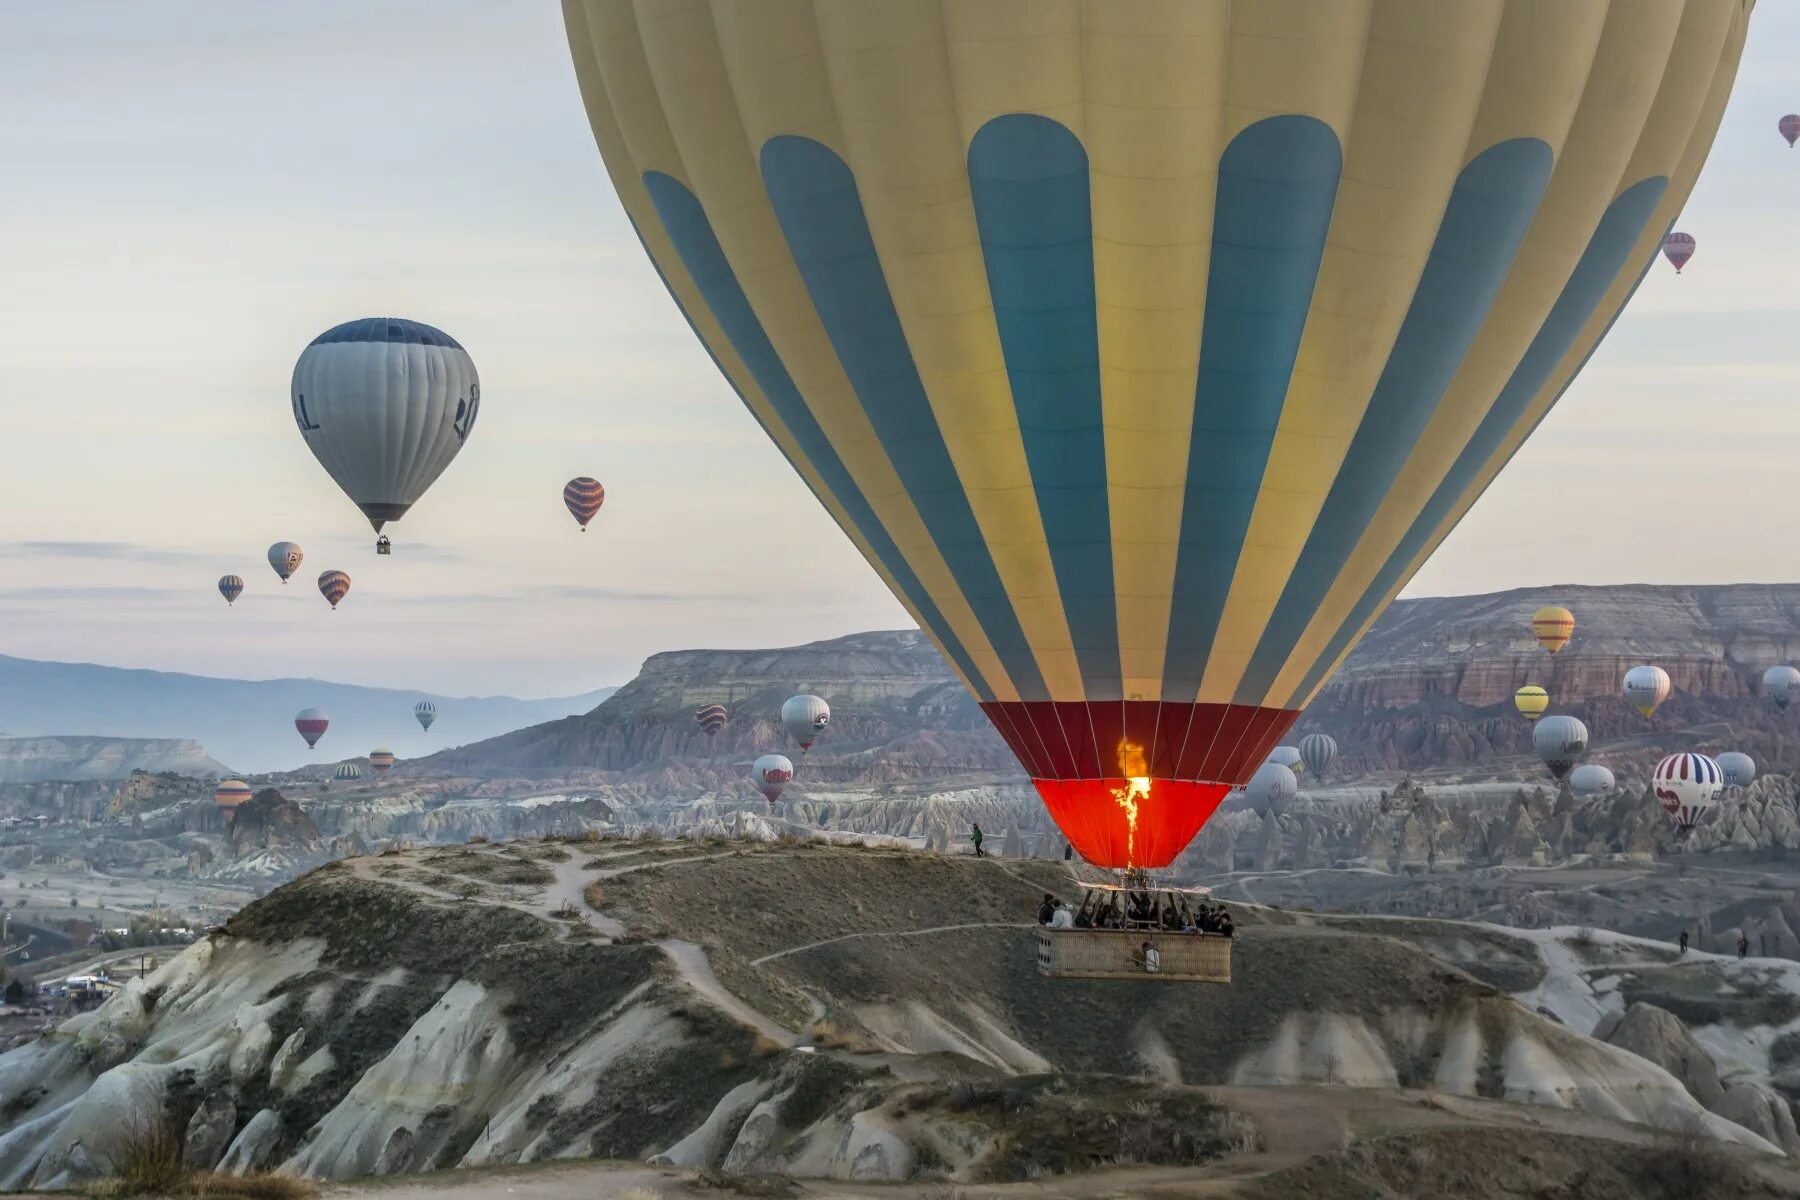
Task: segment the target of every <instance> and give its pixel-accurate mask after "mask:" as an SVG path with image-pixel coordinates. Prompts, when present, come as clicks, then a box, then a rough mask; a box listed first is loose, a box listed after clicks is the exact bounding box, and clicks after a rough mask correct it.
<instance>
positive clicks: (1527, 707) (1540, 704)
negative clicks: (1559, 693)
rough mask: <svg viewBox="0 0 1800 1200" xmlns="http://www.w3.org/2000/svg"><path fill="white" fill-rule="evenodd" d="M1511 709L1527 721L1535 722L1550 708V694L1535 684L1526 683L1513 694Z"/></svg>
mask: <svg viewBox="0 0 1800 1200" xmlns="http://www.w3.org/2000/svg"><path fill="white" fill-rule="evenodd" d="M1513 707H1514V708H1516V709H1518V710H1519V715H1520V716H1522V717H1524V718H1525V719H1526V720H1527V721H1535V720H1537V719H1538V718H1539V717H1541V716H1543V715H1544V710H1545V709H1546V708H1549V707H1550V693H1549V692H1546V691H1545V690H1544V689H1543V688H1541V687H1539V686H1538V685H1537V684H1535V683H1528V684H1526V685H1525V686H1524V687H1522V688H1520V689H1519V690H1518V691H1516V692H1514V693H1513Z"/></svg>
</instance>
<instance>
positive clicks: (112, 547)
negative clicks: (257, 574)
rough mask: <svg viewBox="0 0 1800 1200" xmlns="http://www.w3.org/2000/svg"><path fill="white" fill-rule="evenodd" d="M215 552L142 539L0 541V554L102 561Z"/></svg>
mask: <svg viewBox="0 0 1800 1200" xmlns="http://www.w3.org/2000/svg"><path fill="white" fill-rule="evenodd" d="M215 557H217V556H216V555H212V554H204V553H201V552H200V551H197V550H177V549H173V548H170V547H167V546H146V545H144V544H143V543H142V542H0V558H80V559H89V560H98V561H105V562H117V561H130V562H139V563H165V564H183V565H185V564H188V563H199V562H210V561H212V560H213V559H214V558H215Z"/></svg>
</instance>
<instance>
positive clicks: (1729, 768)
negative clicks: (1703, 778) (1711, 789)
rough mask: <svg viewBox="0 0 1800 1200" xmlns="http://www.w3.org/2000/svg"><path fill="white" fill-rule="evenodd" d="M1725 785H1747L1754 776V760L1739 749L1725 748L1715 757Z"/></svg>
mask: <svg viewBox="0 0 1800 1200" xmlns="http://www.w3.org/2000/svg"><path fill="white" fill-rule="evenodd" d="M1714 761H1716V762H1717V763H1718V764H1719V776H1720V778H1721V779H1722V780H1724V783H1725V786H1726V787H1749V786H1750V784H1751V782H1752V781H1753V780H1755V778H1756V760H1755V759H1754V758H1751V757H1750V756H1749V755H1748V754H1745V753H1743V752H1742V751H1739V750H1727V751H1726V752H1725V753H1724V754H1721V755H1719V757H1718V758H1717V759H1715V760H1714Z"/></svg>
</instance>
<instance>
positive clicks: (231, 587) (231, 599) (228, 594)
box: [219, 575, 244, 608]
mask: <svg viewBox="0 0 1800 1200" xmlns="http://www.w3.org/2000/svg"><path fill="white" fill-rule="evenodd" d="M243 594H244V581H243V580H242V579H240V578H238V577H237V576H236V575H221V576H219V595H221V596H223V597H225V606H226V607H227V608H229V607H231V606H232V605H233V604H236V603H237V598H238V597H239V596H241V595H243Z"/></svg>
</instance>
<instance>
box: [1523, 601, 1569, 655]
mask: <svg viewBox="0 0 1800 1200" xmlns="http://www.w3.org/2000/svg"><path fill="white" fill-rule="evenodd" d="M1531 632H1532V636H1534V637H1536V638H1537V640H1538V645H1540V646H1542V647H1543V648H1544V649H1546V650H1548V651H1549V652H1550V653H1552V654H1555V653H1556V652H1557V651H1558V650H1561V649H1562V648H1563V647H1564V646H1566V645H1568V644H1569V636H1570V635H1571V634H1573V633H1574V632H1575V614H1574V613H1572V612H1570V611H1569V610H1568V609H1566V608H1559V607H1558V606H1556V605H1554V604H1553V605H1550V606H1549V607H1548V608H1540V609H1538V610H1537V613H1536V614H1535V615H1534V616H1533V617H1532V618H1531Z"/></svg>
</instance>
